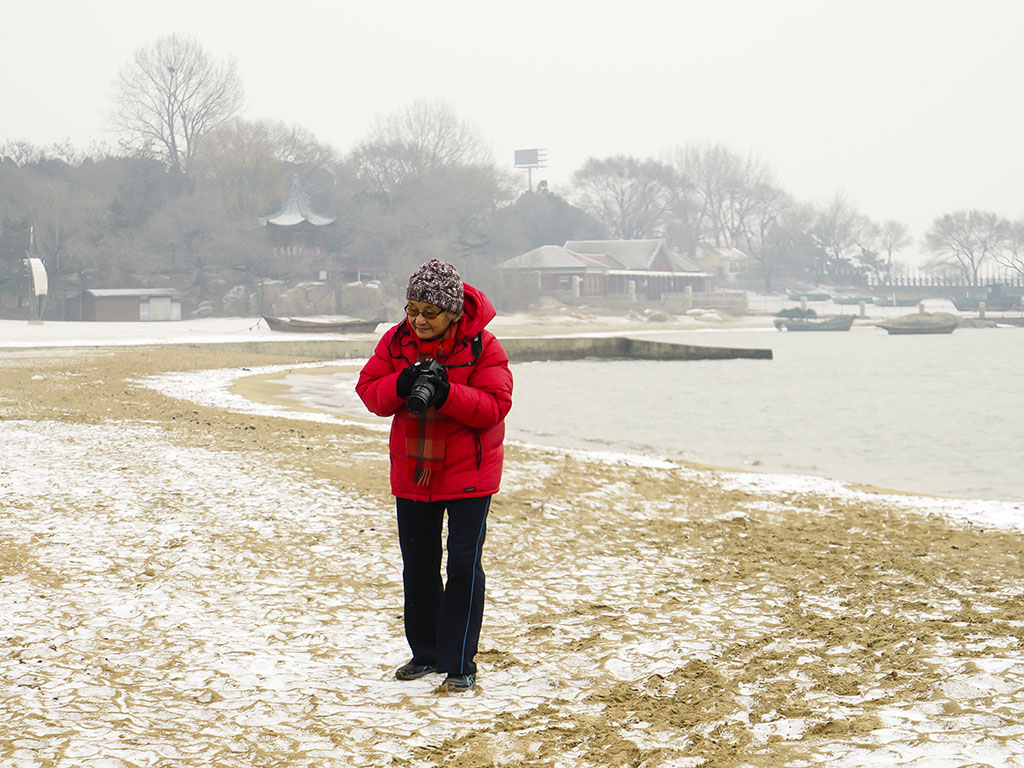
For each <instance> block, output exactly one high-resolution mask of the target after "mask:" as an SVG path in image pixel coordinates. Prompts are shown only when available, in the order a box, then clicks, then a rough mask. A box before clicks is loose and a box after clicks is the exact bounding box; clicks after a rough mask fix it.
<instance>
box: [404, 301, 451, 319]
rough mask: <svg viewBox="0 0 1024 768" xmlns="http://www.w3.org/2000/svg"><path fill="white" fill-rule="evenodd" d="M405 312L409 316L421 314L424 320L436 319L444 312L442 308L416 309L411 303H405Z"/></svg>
mask: <svg viewBox="0 0 1024 768" xmlns="http://www.w3.org/2000/svg"><path fill="white" fill-rule="evenodd" d="M405 314H407V315H408V316H409V317H419V316H420V315H423V319H424V320H436V319H437V316H438V315H441V314H444V310H443V309H416V307H414V306H413V305H412V304H406V305H405Z"/></svg>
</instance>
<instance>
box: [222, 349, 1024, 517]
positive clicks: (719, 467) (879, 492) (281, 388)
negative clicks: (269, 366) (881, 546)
mask: <svg viewBox="0 0 1024 768" xmlns="http://www.w3.org/2000/svg"><path fill="white" fill-rule="evenodd" d="M362 363H363V361H358V360H351V361H341V362H325V363H315V364H310V365H306V366H303V367H301V368H300V367H290V368H280V367H275V369H274V370H273V371H272V372H267V373H258V372H255V373H252V374H250V375H246V376H239V377H238V378H236V379H235V380H234V381H233V382H232V383H231V385H230V386H229V389H228V391H229V392H230V393H231V394H232V395H237V396H238V397H241V398H243V399H244V400H246V401H250V402H254V403H257V404H260V405H264V406H268V407H270V408H279V409H282V410H283V411H286V412H288V413H290V414H291V417H293V418H297V419H301V418H303V416H304V415H306V414H321V415H328V416H330V417H333V418H337V419H339V420H340V421H341V422H342V423H345V422H352V423H359V424H369V425H373V424H376V425H378V426H379V427H380V428H381V429H386V428H388V425H389V424H390V422H389V421H388V420H385V419H379V418H377V417H374V416H372V414H365V415H364V414H362V413H361V412H360V411H361V410H362V409H361V404H360V403H358V402H356V403H355V406H354V409H353V408H348V409H338V408H336V407H334V408H331V407H319V406H318V405H317V404H316V403H315V402H310V401H309V399H308V398H303V397H300V396H296V395H292V394H289V393H290V392H292V391H293V390H292V388H291V387H289V385H288V384H286V383H285V382H284V379H286V378H287V377H289V376H290V375H292V374H294V373H295V372H297V371H302V372H303V375H308V376H329V375H332V374H337V373H342V372H346V373H347V372H357V371H358V370H359V368H360V367H361V366H362ZM213 401H216V398H213ZM235 407H238V404H237V403H236V405H235ZM509 440H510V441H514V442H516V443H520V444H523V445H527V446H529V445H537V446H539V447H544V448H548V449H554V450H561V451H566V452H572V453H582V454H587V455H591V456H595V457H599V456H602V455H605V456H612V457H615V456H625V457H629V458H632V459H635V460H649V461H652V462H664V463H669V464H673V465H679V466H683V467H687V468H688V469H691V470H694V471H697V472H711V473H716V474H725V475H736V476H739V477H743V476H750V477H754V478H757V477H762V476H764V477H767V478H772V479H773V481H772V482H771V483H770V484H771V485H773V486H779V485H784V484H785V483H786V482H787V478H792V479H793V482H794V485H796V486H804V485H806V484H807V482H811V483H814V484H817V485H818V486H820V487H821V488H828V487H831V488H833V489H835V490H833V491H831V492H830V493H833V494H835V495H839V496H842V495H846V494H853V495H855V496H856V495H859V494H866V495H869V496H875V497H883V498H887V499H901V498H902V499H906V500H907V503H910V500H920V501H921V502H924V501H926V500H931V502H933V503H935V504H937V505H941V506H948V505H954V504H963V505H968V506H970V507H972V508H977V507H984V506H986V505H991V506H992V507H993V508H994V509H995V508H998V509H1000V510H1003V511H1001V512H1000V514H999V516H1000V518H1002V522H1000V523H999V524H1000V525H1007V524H1008V522H1007V521H1006V519H1005V518H1006V516H1007V512H1006V510H1019V511H1020V512H1021V520H1020V521H1019V523H1015V522H1012V521H1011V522H1010V523H1009V524H1011V525H1013V526H1014V527H1018V528H1021V529H1024V502H1022V501H1019V500H1013V499H1007V500H1000V499H976V498H967V497H962V496H954V495H944V494H938V493H929V492H927V491H908V490H902V489H897V488H890V487H886V486H883V485H878V484H873V483H869V482H856V481H850V480H843V479H836V478H829V477H823V476H820V475H813V474H800V473H793V472H772V471H767V470H761V469H757V468H745V467H734V466H727V465H723V464H717V463H712V462H703V461H699V460H686V459H682V458H678V457H671V458H670V457H667V456H662V455H658V454H657V453H655V452H643V453H634V452H629V451H614V450H612V451H608V450H601V449H594V448H590V447H586V446H579V445H572V444H571V442H569V441H564V442H558V441H551V442H536V441H535V440H522V439H517V438H509Z"/></svg>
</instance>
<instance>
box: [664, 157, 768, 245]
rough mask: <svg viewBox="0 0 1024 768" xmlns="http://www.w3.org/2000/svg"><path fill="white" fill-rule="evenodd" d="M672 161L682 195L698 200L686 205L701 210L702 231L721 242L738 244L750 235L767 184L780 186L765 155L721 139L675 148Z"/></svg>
mask: <svg viewBox="0 0 1024 768" xmlns="http://www.w3.org/2000/svg"><path fill="white" fill-rule="evenodd" d="M668 162H669V164H670V165H671V166H672V167H673V169H674V170H675V173H676V180H677V182H678V184H679V188H678V190H677V194H680V195H685V196H686V197H687V198H690V199H692V201H693V203H691V204H690V205H688V206H686V207H685V209H686V210H688V211H690V212H691V215H693V213H694V212H695V217H696V220H697V221H696V223H697V225H698V227H699V228H700V229H701V230H702V236H703V237H704V238H706V239H707V240H709V241H712V242H714V244H715V245H719V246H720V245H731V244H737V243H738V242H739V241H740V240H741V239H742V238H743V237H744V236H745V234H746V233H747V230H748V229H749V227H750V226H751V223H750V222H749V221H748V219H749V218H750V217H751V216H752V215H754V212H755V211H756V209H757V208H758V206H759V205H761V202H762V199H763V190H764V188H765V187H774V186H775V181H774V179H773V178H772V173H771V171H770V170H769V169H768V167H767V166H766V165H765V164H764V163H763V162H762V161H761V160H760V159H758V158H757V157H756V156H754V155H747V156H746V157H743V156H742V155H739V154H737V153H736V152H733V151H732V150H730V149H729V148H728V147H725V146H723V145H721V144H690V145H688V146H686V147H685V148H683V149H676V150H673V151H672V152H670V153H669V155H668Z"/></svg>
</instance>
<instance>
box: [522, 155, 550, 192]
mask: <svg viewBox="0 0 1024 768" xmlns="http://www.w3.org/2000/svg"><path fill="white" fill-rule="evenodd" d="M547 161H548V151H547V150H546V149H517V150H516V152H515V163H514V164H515V167H516V168H525V169H526V184H527V189H529V190H530V191H531V192H533V169H534V168H547Z"/></svg>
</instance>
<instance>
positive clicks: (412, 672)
mask: <svg viewBox="0 0 1024 768" xmlns="http://www.w3.org/2000/svg"><path fill="white" fill-rule="evenodd" d="M436 671H437V665H435V664H413V663H412V662H411V661H410V662H409V663H408V664H406V665H405V666H404V667H399V668H398V669H397V670H395V677H397V678H398V679H399V680H416V679H417V678H420V677H423V676H424V675H429V674H431V673H432V672H436Z"/></svg>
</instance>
